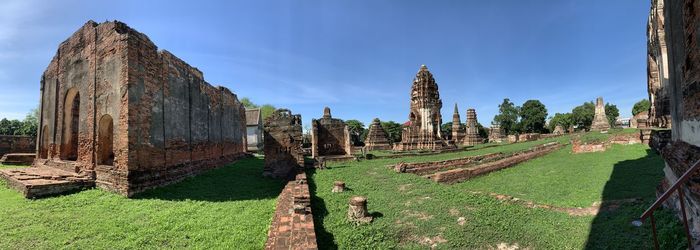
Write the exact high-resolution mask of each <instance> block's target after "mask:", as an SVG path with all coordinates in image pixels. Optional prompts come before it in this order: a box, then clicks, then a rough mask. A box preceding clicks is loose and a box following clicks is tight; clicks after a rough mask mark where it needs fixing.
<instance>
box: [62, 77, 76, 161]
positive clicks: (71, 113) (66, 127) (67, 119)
mask: <svg viewBox="0 0 700 250" xmlns="http://www.w3.org/2000/svg"><path fill="white" fill-rule="evenodd" d="M63 104H64V105H63V139H62V143H61V159H62V160H69V161H75V160H77V159H78V132H79V131H78V127H79V126H78V124H79V123H80V94H79V93H78V91H77V90H76V89H70V90H68V93H66V99H65V102H64V103H63Z"/></svg>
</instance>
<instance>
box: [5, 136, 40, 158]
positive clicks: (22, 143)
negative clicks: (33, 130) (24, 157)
mask: <svg viewBox="0 0 700 250" xmlns="http://www.w3.org/2000/svg"><path fill="white" fill-rule="evenodd" d="M35 151H36V139H34V137H31V136H26V135H0V157H2V156H4V155H5V154H9V153H34V152H35Z"/></svg>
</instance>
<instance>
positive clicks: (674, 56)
mask: <svg viewBox="0 0 700 250" xmlns="http://www.w3.org/2000/svg"><path fill="white" fill-rule="evenodd" d="M659 17H663V22H662V23H663V33H658V34H657V35H659V34H660V35H661V37H656V39H661V38H663V40H664V41H665V47H663V46H662V45H663V44H658V43H653V42H654V39H655V37H654V35H655V33H648V35H649V37H648V39H649V41H650V44H651V46H650V47H649V50H650V53H652V52H653V51H658V50H666V51H667V53H668V69H667V70H668V76H667V77H668V84H667V86H666V88H667V89H666V93H667V94H668V96H669V105H670V108H669V109H670V116H671V122H670V124H671V127H672V129H671V140H670V142H668V143H666V144H665V146H663V148H661V151H662V157H663V158H664V160H665V162H666V167H665V168H664V173H665V179H664V181H663V182H662V184H661V185H660V186H659V190H658V191H659V193H661V192H663V191H665V189H666V188H668V186H669V185H672V184H673V183H674V182H675V181H676V180H677V179H678V178H679V177H680V176H681V175H682V174H683V173H684V172H685V170H687V169H688V168H689V167H690V166H691V165H692V164H693V163H694V162H695V161H697V160H698V159H699V158H698V156H699V155H700V102H698V100H700V31H699V30H698V29H699V28H700V2H699V1H692V0H679V1H671V0H653V1H652V9H651V11H650V17H649V19H650V21H653V20H659ZM651 66H653V65H651ZM651 91H652V90H651V89H650V95H652V94H654V93H651ZM652 111H653V110H652ZM656 111H657V112H658V110H656ZM655 115H656V116H655ZM650 116H651V117H658V115H657V114H654V113H650ZM658 144H661V143H658ZM656 146H657V147H658V146H660V145H656ZM697 175H699V174H698V173H696V174H695V176H697ZM697 179H698V178H694V177H691V179H690V181H689V182H688V184H687V185H686V186H684V187H683V188H685V190H686V194H688V195H686V196H685V197H686V200H685V202H686V209H687V214H688V220H689V226H690V229H691V233H692V234H693V235H694V236H695V237H696V238H698V236H700V188H698V187H700V185H699V184H700V182H698V181H697ZM666 205H667V206H668V207H671V208H673V209H674V210H675V211H677V214H678V215H679V217H680V212H679V211H680V210H679V206H680V203H679V200H678V199H677V197H676V198H675V199H671V200H669V201H668V202H667V203H666Z"/></svg>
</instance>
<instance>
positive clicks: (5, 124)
mask: <svg viewBox="0 0 700 250" xmlns="http://www.w3.org/2000/svg"><path fill="white" fill-rule="evenodd" d="M38 116H39V110H38V109H32V111H30V112H29V113H28V114H27V116H26V117H25V118H24V120H22V121H20V120H8V119H7V118H3V119H2V120H0V135H29V136H33V137H36V134H37V130H38V127H39V117H38Z"/></svg>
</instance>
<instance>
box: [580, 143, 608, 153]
mask: <svg viewBox="0 0 700 250" xmlns="http://www.w3.org/2000/svg"><path fill="white" fill-rule="evenodd" d="M609 146H610V144H608V143H606V142H601V143H585V144H584V143H581V141H579V140H574V141H573V142H572V146H571V151H572V152H574V154H582V153H593V152H603V151H605V150H607V149H608V147H609Z"/></svg>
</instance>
